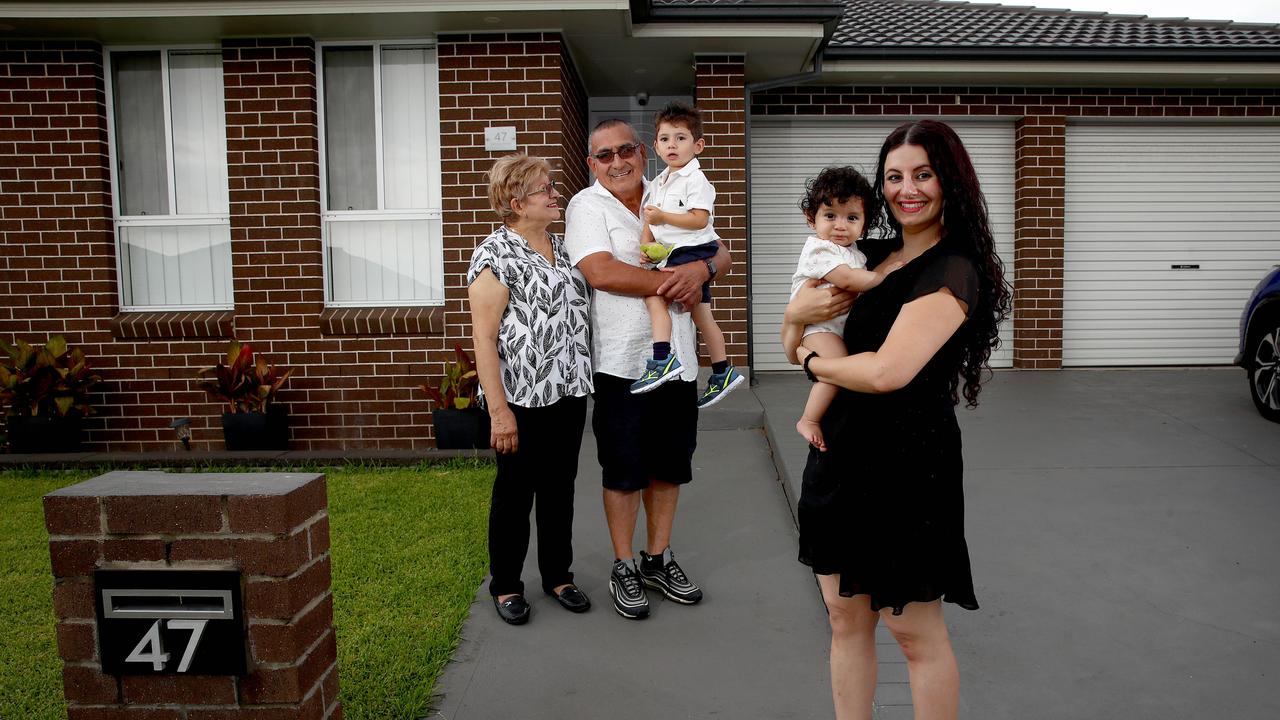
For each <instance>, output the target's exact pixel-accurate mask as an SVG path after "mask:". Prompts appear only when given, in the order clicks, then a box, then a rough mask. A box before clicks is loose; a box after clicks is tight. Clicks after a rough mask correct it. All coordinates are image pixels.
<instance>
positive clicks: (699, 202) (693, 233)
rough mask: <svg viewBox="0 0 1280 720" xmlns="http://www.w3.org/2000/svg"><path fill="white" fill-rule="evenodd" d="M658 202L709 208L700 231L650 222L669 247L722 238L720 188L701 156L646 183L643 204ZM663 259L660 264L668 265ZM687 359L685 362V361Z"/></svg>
mask: <svg viewBox="0 0 1280 720" xmlns="http://www.w3.org/2000/svg"><path fill="white" fill-rule="evenodd" d="M646 205H657V206H658V207H659V208H661V209H662V211H663V212H669V213H687V212H689V211H690V210H706V211H707V226H706V227H704V228H702V229H700V230H686V229H684V228H682V227H676V226H675V225H668V224H663V225H650V226H649V230H650V231H651V232H652V233H653V239H654V240H655V241H657V242H659V243H662V245H663V246H664V247H666V248H667V249H668V250H675V249H676V248H682V247H693V246H694V245H706V244H708V243H714V242H716V241H717V240H719V239H720V236H719V235H716V231H715V228H714V227H713V221H714V220H715V214H716V188H715V186H714V185H712V184H711V181H710V180H707V176H706V175H705V174H703V172H702V167H701V166H700V165H699V164H698V158H693V159H692V160H690V161H689V163H688V164H687V165H685V166H684V167H682V168H680V169H679V170H672V169H671V168H667V169H665V170H663V171H662V172H660V173H658V177H656V178H654V179H653V182H651V183H649V184H648V185H647V186H645V191H644V199H643V200H641V201H640V207H642V208H643V207H644V206H646ZM666 264H667V261H666V260H663V261H662V263H661V264H660V265H659V267H665V266H666ZM681 362H683V361H681Z"/></svg>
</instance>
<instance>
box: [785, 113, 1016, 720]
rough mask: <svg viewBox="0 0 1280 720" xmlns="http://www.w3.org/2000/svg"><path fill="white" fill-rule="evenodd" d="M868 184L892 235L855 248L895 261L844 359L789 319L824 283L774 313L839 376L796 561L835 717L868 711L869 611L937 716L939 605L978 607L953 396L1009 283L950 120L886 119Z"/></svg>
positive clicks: (953, 678) (815, 311) (831, 297)
mask: <svg viewBox="0 0 1280 720" xmlns="http://www.w3.org/2000/svg"><path fill="white" fill-rule="evenodd" d="M875 185H876V188H877V193H876V194H877V196H878V197H877V200H878V201H879V202H880V203H881V204H882V205H883V206H884V207H885V208H886V209H887V211H888V213H887V221H888V224H889V229H890V230H891V231H892V235H893V237H892V238H891V239H890V240H888V241H881V242H879V243H874V242H870V243H866V244H865V245H864V246H863V248H862V249H863V250H864V252H865V253H866V254H867V255H868V264H867V267H868V268H873V269H874V268H875V267H877V266H883V267H888V266H889V265H891V264H894V263H902V264H903V265H902V267H901V268H900V269H898V270H896V271H894V272H893V273H892V274H890V275H888V276H886V277H885V279H884V281H883V282H882V283H881V284H880V285H879V286H877V287H875V288H873V289H871V290H868V291H866V292H864V293H862V294H861V295H860V296H859V297H858V299H857V301H856V302H854V303H853V309H852V311H851V312H850V313H849V318H848V321H847V323H846V325H845V337H844V340H845V344H846V346H847V348H848V351H849V355H848V356H847V357H841V358H822V357H819V356H818V355H817V353H815V352H813V351H812V350H811V349H809V348H806V347H804V346H803V344H802V341H800V340H799V338H800V328H802V327H803V326H804V325H806V324H809V323H812V322H815V321H820V320H824V319H826V318H828V317H830V314H829V313H831V312H833V311H835V310H838V309H839V308H838V306H840V305H845V304H847V298H844V299H839V298H837V297H836V296H837V295H838V293H831V292H829V291H828V290H825V289H816V288H810V289H807V290H805V291H802V292H801V293H798V294H797V295H796V296H795V298H794V299H793V300H792V302H791V304H790V305H789V306H788V307H787V314H786V317H785V321H784V322H785V323H786V324H787V326H786V327H785V328H784V332H783V341H784V345H785V346H786V349H787V352H788V355H789V356H790V357H791V358H792V360H793V362H794V361H795V360H797V359H799V360H801V361H802V362H803V365H804V369H805V372H806V373H807V374H808V376H809V379H810V380H813V381H815V382H816V381H819V380H821V381H823V382H827V383H831V384H833V385H837V386H839V387H840V388H842V389H841V391H840V393H839V395H838V396H837V397H836V400H835V401H834V402H833V403H832V404H831V408H830V410H828V412H827V414H826V415H825V416H824V417H823V420H822V430H823V433H824V435H825V438H826V448H827V449H826V451H825V452H822V451H820V450H818V449H817V448H810V451H809V463H808V465H807V466H806V468H805V472H804V481H803V484H802V487H801V497H800V501H799V503H797V510H798V512H797V515H798V519H799V521H800V560H801V562H804V563H805V564H807V565H809V566H811V567H812V568H813V571H814V573H815V574H817V575H818V582H819V585H820V586H821V588H822V597H823V600H825V601H826V604H827V610H828V614H829V617H830V622H831V686H832V692H833V695H834V700H835V706H836V717H837V718H839V720H852V719H859V720H870V718H871V701H872V696H873V695H874V693H875V685H876V656H875V653H876V646H875V628H876V624H877V622H878V621H881V620H883V621H884V623H885V624H886V625H887V626H888V627H889V630H890V632H891V633H892V634H893V636H894V638H895V639H896V640H897V641H898V644H899V646H900V647H901V648H902V651H903V654H904V655H905V656H906V659H907V669H908V672H909V675H910V679H911V699H912V702H913V704H914V705H915V716H916V717H917V718H931V719H936V720H947V719H948V718H955V717H956V712H957V706H958V703H959V682H960V681H959V671H958V670H957V668H956V661H955V655H954V653H953V652H952V650H951V641H950V639H949V638H948V635H947V626H946V624H945V622H944V621H943V614H942V602H943V601H946V602H950V603H954V604H956V605H959V606H960V607H963V608H966V609H969V610H975V609H977V607H978V601H977V599H976V598H975V596H974V591H973V579H972V577H971V574H970V570H969V551H968V547H967V545H966V543H965V538H964V493H963V489H962V483H961V481H962V467H961V455H960V428H959V426H958V425H957V424H956V417H955V409H954V406H955V404H956V402H957V401H958V400H959V397H960V394H961V387H960V385H961V381H963V395H964V398H965V400H967V401H968V404H969V405H971V406H972V405H976V404H977V401H978V392H979V390H980V387H981V381H982V375H983V372H984V370H985V368H986V364H987V359H988V357H989V356H990V354H991V349H992V348H993V347H995V346H996V344H997V339H996V338H997V335H996V332H997V327H998V326H999V324H1000V321H1001V319H1003V318H1004V316H1005V315H1007V314H1008V310H1009V293H1008V289H1007V286H1006V284H1005V281H1004V275H1003V270H1002V268H1001V265H1000V259H999V258H998V257H997V256H996V253H995V248H994V242H993V239H992V234H991V226H990V223H989V221H988V219H987V205H986V201H985V200H984V199H983V196H982V190H981V189H980V188H979V186H978V178H977V175H976V173H975V172H974V169H973V163H972V162H971V161H970V159H969V154H968V153H967V152H966V151H965V149H964V146H963V145H962V144H961V142H960V139H959V137H957V136H956V134H955V132H954V131H953V130H952V129H951V128H950V127H948V126H947V125H945V124H943V123H940V122H934V121H929V120H924V121H920V122H915V123H907V124H905V125H902V126H900V127H899V128H898V129H896V130H894V131H893V132H892V133H891V134H890V135H889V137H888V138H887V139H886V140H885V142H884V145H883V147H882V148H881V149H880V158H879V165H878V167H877V175H876V180H875ZM797 345H799V351H798V353H797ZM797 355H798V357H797Z"/></svg>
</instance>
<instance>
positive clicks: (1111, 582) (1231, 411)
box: [756, 368, 1280, 720]
mask: <svg viewBox="0 0 1280 720" xmlns="http://www.w3.org/2000/svg"><path fill="white" fill-rule="evenodd" d="M806 391H807V383H805V382H804V380H803V378H797V377H795V376H793V375H765V376H764V377H763V378H762V382H761V384H760V386H759V387H758V388H756V394H757V397H759V398H760V399H761V402H762V404H763V405H764V406H765V409H766V415H767V418H768V419H767V424H768V425H769V427H770V435H771V438H773V439H774V441H775V446H776V447H777V449H778V458H779V459H780V460H781V463H782V468H781V470H782V474H783V475H784V476H785V477H784V480H785V482H784V485H786V486H787V487H788V489H789V491H790V492H794V490H795V488H796V484H797V483H798V482H799V477H800V470H801V469H802V468H803V464H804V447H803V443H802V442H798V441H797V440H795V439H793V438H794V435H795V433H794V430H793V429H792V427H791V426H792V424H793V423H794V420H795V417H796V413H797V412H798V410H799V407H800V403H801V402H802V398H803V397H804V393H805V392H806ZM980 399H981V401H982V404H981V405H980V406H979V407H978V409H976V410H972V411H965V410H961V411H960V412H959V416H960V422H961V426H962V428H963V432H964V443H965V463H966V475H965V489H966V508H967V535H968V540H969V546H970V552H971V554H972V559H973V569H974V576H975V584H976V586H977V591H978V601H979V603H980V604H981V605H982V608H981V609H980V610H979V611H977V612H972V613H970V612H966V611H964V610H959V609H955V608H949V610H948V615H949V619H950V626H951V630H952V635H953V640H954V644H955V648H956V653H957V656H958V658H959V662H960V667H961V673H962V678H963V679H962V690H961V697H962V700H961V703H962V704H961V717H965V718H974V719H977V718H982V719H984V720H997V719H1000V718H1009V719H1010V720H1013V719H1015V718H1016V719H1018V720H1026V719H1028V718H1043V719H1046V720H1049V719H1056V718H1062V719H1063V720H1066V719H1068V718H1070V719H1076V718H1125V719H1127V720H1136V719H1137V718H1152V719H1155V718H1159V719H1160V720H1169V719H1170V718H1188V719H1190V718H1197V719H1200V718H1233V719H1235V718H1256V719H1257V720H1264V719H1267V720H1270V719H1272V718H1277V717H1280V697H1278V696H1277V693H1276V692H1275V691H1274V688H1275V687H1276V683H1277V680H1280V425H1277V424H1274V423H1270V422H1267V421H1265V420H1263V419H1262V418H1260V417H1259V416H1258V415H1257V413H1256V412H1255V411H1254V409H1253V406H1252V404H1251V403H1250V401H1249V398H1248V394H1247V390H1246V383H1245V378H1244V373H1243V372H1242V371H1240V370H1238V369H1227V368H1215V369H1173V370H1068V371H1062V372H1017V371H1004V372H997V373H996V376H995V378H994V379H993V380H992V381H991V382H990V383H989V384H988V385H987V386H986V388H985V389H984V391H983V394H982V396H981V398H980ZM881 650H882V653H881V657H882V662H893V661H895V660H897V659H898V658H897V657H896V655H894V654H893V652H883V651H894V648H892V647H883V648H881ZM882 667H884V665H882ZM883 676H884V673H882V682H881V685H880V687H879V689H878V691H877V705H878V707H877V713H876V715H877V717H878V718H895V719H896V718H909V717H911V714H910V707H909V704H908V703H909V696H907V695H906V687H905V686H900V685H898V684H897V683H895V682H893V681H889V682H886V681H885V678H884V677H883Z"/></svg>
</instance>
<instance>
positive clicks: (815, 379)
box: [800, 352, 818, 382]
mask: <svg viewBox="0 0 1280 720" xmlns="http://www.w3.org/2000/svg"><path fill="white" fill-rule="evenodd" d="M817 356H818V353H816V352H811V353H809V354H808V355H806V356H805V358H804V363H803V364H801V366H800V367H802V368H804V374H805V377H807V378H809V382H818V376H817V375H814V374H813V371H812V370H810V369H809V361H810V360H812V359H814V358H815V357H817Z"/></svg>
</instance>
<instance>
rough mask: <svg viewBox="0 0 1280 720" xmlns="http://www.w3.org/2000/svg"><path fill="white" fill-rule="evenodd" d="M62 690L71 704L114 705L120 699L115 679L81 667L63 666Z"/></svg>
mask: <svg viewBox="0 0 1280 720" xmlns="http://www.w3.org/2000/svg"><path fill="white" fill-rule="evenodd" d="M62 690H63V692H64V693H65V697H66V699H67V701H68V702H71V703H82V704H85V705H90V704H94V703H114V702H117V701H118V700H119V699H120V688H119V687H118V686H117V684H116V679H115V678H113V677H111V676H110V675H103V674H102V673H101V672H98V670H97V669H96V668H92V667H87V666H82V665H64V666H63V668H62Z"/></svg>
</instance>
